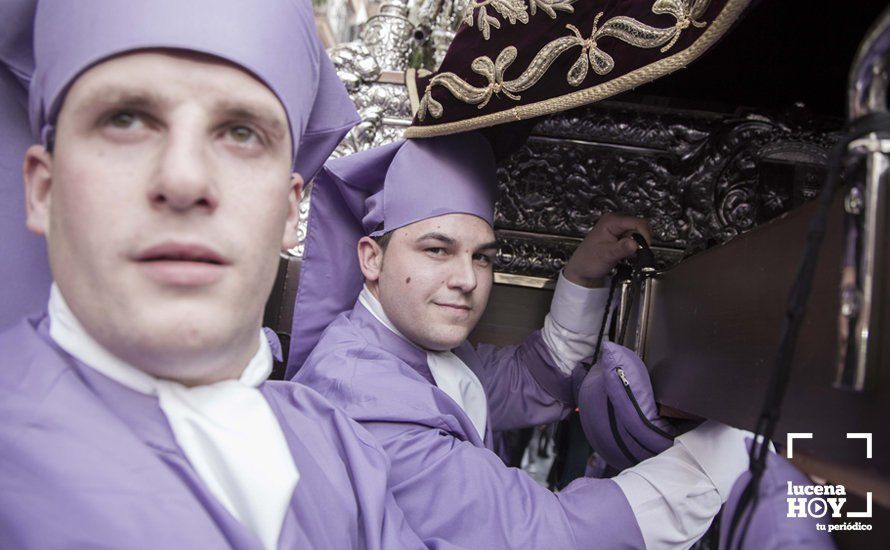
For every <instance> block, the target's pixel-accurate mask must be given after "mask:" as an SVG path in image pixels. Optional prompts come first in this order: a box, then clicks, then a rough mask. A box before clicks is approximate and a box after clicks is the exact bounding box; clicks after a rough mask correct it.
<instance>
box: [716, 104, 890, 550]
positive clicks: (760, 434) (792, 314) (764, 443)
mask: <svg viewBox="0 0 890 550" xmlns="http://www.w3.org/2000/svg"><path fill="white" fill-rule="evenodd" d="M887 132H890V114H888V113H886V112H881V113H871V114H868V115H865V116H863V117H861V118H859V119H857V120H855V121H853V122H852V123H850V124H849V125H848V127H847V134H846V135H845V136H844V137H843V138H842V139H841V140H840V141H838V142H837V143H836V144H835V146H834V148H833V149H832V150H831V154H830V156H829V160H828V162H829V167H828V179H827V180H826V182H825V185H824V186H823V187H822V190H821V192H820V194H819V208H818V210H817V212H816V215H815V217H814V218H813V219H812V220H811V221H810V226H809V229H808V230H807V239H806V245H805V247H804V251H803V257H802V258H801V261H800V266H799V267H798V270H797V275H796V276H795V280H794V285H793V286H792V287H791V294H790V295H789V297H788V309H787V310H786V312H785V318H784V320H783V322H782V336H781V339H780V341H779V350H778V352H777V353H776V360H775V363H774V364H773V365H774V366H773V372H772V375H771V377H770V382H769V386H768V387H767V392H766V398H765V399H764V403H763V409H762V411H761V413H760V418H759V419H758V421H757V428H756V431H755V436H754V441H753V442H752V445H751V451H750V454H749V460H750V466H749V469H750V471H751V480H750V481H749V482H748V484H747V485H746V486H745V489H744V490H743V491H742V495H741V496H740V498H739V503H738V505H737V507H736V510H735V513H734V514H733V517H732V520H731V523H730V529H729V537H728V539H727V543H728V545H729V547H730V548H733V544H732V543H733V540H734V538H735V533H736V531H737V530H738V528H739V523H740V521H741V518H742V516H744V515H745V512H746V510H747V509H748V508H750V509H751V514H749V515H748V519H747V521H746V523H745V527H744V529H742V532H741V536H740V537H739V541H738V546H737V548H741V547H742V544H743V543H744V541H745V533H746V532H747V528H748V525H749V524H750V522H751V518H752V517H753V516H754V513H753V512H754V508H755V507H756V506H757V494H758V487H759V486H760V480H761V478H762V477H763V470H764V468H765V467H766V456H767V452H768V449H769V441H771V440H772V437H773V434H774V432H775V428H776V424H777V423H778V421H779V417H780V416H781V411H782V401H783V399H784V397H785V392H786V390H787V386H788V379H789V377H790V373H791V363H792V361H793V359H794V351H795V347H796V345H797V337H798V334H799V333H800V327H801V325H802V322H803V316H804V312H805V311H806V304H807V300H808V298H809V295H810V290H811V289H812V286H813V277H814V275H815V272H816V263H817V261H818V259H819V247H820V245H821V244H822V237H823V236H824V235H825V226H826V224H827V220H828V211H829V208H830V206H831V202H832V199H833V198H834V195H835V192H836V190H837V189H838V188H839V187H840V181H841V178H842V175H843V173H844V172H845V170H844V159H845V158H847V150H848V149H849V146H850V144H851V143H852V142H853V141H855V140H857V139H860V138H862V137H863V136H866V135H868V134H872V133H887Z"/></svg>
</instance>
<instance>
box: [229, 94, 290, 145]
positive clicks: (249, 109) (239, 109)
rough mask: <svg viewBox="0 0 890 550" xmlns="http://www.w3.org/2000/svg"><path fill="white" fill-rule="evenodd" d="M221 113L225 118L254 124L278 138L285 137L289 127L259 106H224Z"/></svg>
mask: <svg viewBox="0 0 890 550" xmlns="http://www.w3.org/2000/svg"><path fill="white" fill-rule="evenodd" d="M218 108H219V111H220V112H221V113H222V115H223V116H224V117H225V118H230V119H236V120H244V121H247V122H252V123H254V124H257V125H259V126H262V127H263V128H265V129H267V130H268V131H269V132H271V133H272V134H274V135H275V137H276V138H279V139H280V138H282V137H284V134H285V132H286V131H287V130H286V128H287V126H286V125H285V124H284V123H283V122H282V121H281V119H279V118H278V117H276V116H275V114H274V113H272V112H270V111H269V110H268V109H265V108H263V107H260V106H258V105H244V104H243V103H241V102H238V103H232V104H222V105H220V106H219V107H218Z"/></svg>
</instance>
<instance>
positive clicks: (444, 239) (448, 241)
mask: <svg viewBox="0 0 890 550" xmlns="http://www.w3.org/2000/svg"><path fill="white" fill-rule="evenodd" d="M427 239H434V240H437V241H442V242H443V243H445V244H447V245H454V244H456V243H457V241H455V240H454V239H452V238H451V237H449V236H448V235H445V234H444V233H438V232H436V231H432V232H430V233H426V234H425V235H421V236H420V237H417V240H416V241H415V242H418V243H419V242H420V241H425V240H427Z"/></svg>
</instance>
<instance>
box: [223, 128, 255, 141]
mask: <svg viewBox="0 0 890 550" xmlns="http://www.w3.org/2000/svg"><path fill="white" fill-rule="evenodd" d="M229 137H231V138H232V141H235V142H236V143H251V142H252V141H253V140H256V139H259V136H258V135H257V133H256V132H254V131H253V130H251V129H250V128H248V127H247V126H232V127H231V128H229Z"/></svg>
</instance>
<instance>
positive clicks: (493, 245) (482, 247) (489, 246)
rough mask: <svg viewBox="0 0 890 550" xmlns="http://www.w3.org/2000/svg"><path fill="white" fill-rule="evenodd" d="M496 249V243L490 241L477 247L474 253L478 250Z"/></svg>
mask: <svg viewBox="0 0 890 550" xmlns="http://www.w3.org/2000/svg"><path fill="white" fill-rule="evenodd" d="M497 248H498V242H497V241H491V242H488V243H485V244H481V245H479V246H477V247H476V251H477V252H478V251H479V250H497Z"/></svg>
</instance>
